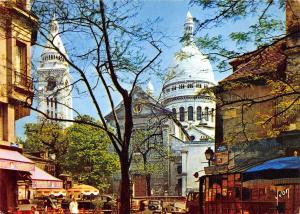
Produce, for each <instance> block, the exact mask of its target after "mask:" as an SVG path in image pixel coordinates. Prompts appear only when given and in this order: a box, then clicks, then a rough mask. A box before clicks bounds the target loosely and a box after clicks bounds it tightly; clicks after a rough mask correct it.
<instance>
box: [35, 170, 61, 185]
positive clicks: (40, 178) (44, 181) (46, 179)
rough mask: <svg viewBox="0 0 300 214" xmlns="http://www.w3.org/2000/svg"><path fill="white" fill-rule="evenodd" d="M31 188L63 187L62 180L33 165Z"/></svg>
mask: <svg viewBox="0 0 300 214" xmlns="http://www.w3.org/2000/svg"><path fill="white" fill-rule="evenodd" d="M31 179H32V188H34V189H41V188H43V189H45V188H47V189H48V188H50V189H61V188H63V181H62V180H60V179H58V178H56V177H54V176H52V175H50V174H49V173H47V172H45V171H44V170H42V169H40V168H39V167H37V166H35V170H34V172H32V175H31Z"/></svg>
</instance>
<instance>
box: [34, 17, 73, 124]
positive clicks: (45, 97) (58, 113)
mask: <svg viewBox="0 0 300 214" xmlns="http://www.w3.org/2000/svg"><path fill="white" fill-rule="evenodd" d="M67 57H68V55H67V52H66V50H65V48H64V45H63V42H62V40H61V38H60V36H59V25H58V22H57V20H56V18H55V16H54V17H53V19H52V21H51V23H50V34H49V37H48V42H47V43H46V45H45V48H44V50H43V52H42V54H41V62H40V66H39V68H38V107H39V110H40V111H41V112H43V114H39V116H38V119H39V120H40V121H41V120H44V119H45V115H44V114H46V115H47V116H48V117H49V118H53V119H66V120H72V119H73V113H72V87H71V75H70V73H69V66H68V63H67V62H66V60H65V59H66V58H67ZM62 124H63V126H64V127H66V126H68V125H70V123H69V122H63V123H62Z"/></svg>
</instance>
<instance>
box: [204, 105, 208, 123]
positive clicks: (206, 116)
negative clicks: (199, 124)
mask: <svg viewBox="0 0 300 214" xmlns="http://www.w3.org/2000/svg"><path fill="white" fill-rule="evenodd" d="M205 120H206V121H208V107H205Z"/></svg>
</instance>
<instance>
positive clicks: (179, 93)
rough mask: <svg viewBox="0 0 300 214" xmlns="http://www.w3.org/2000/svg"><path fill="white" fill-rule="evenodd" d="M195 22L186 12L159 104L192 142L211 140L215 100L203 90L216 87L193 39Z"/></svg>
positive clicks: (210, 71) (207, 62)
mask: <svg viewBox="0 0 300 214" xmlns="http://www.w3.org/2000/svg"><path fill="white" fill-rule="evenodd" d="M193 28H194V22H193V17H192V15H191V14H190V12H188V14H187V16H186V19H185V24H184V36H183V39H182V47H181V49H180V50H179V51H178V52H176V53H175V55H174V58H173V61H172V62H171V64H170V66H169V67H168V70H167V74H166V77H165V83H164V86H163V89H162V104H163V105H164V106H165V107H166V108H167V109H169V110H170V111H172V113H173V115H174V116H175V117H176V118H177V119H178V120H179V121H180V122H181V124H182V125H183V127H185V128H186V130H187V132H188V133H189V135H190V136H191V137H192V139H194V140H196V141H203V140H208V139H214V133H215V131H214V127H215V109H216V104H215V98H214V95H213V94H212V93H209V92H207V90H206V88H211V87H214V86H215V85H216V81H215V77H214V73H213V69H212V66H211V64H210V62H209V59H208V58H207V56H205V55H204V54H203V53H201V51H200V50H199V49H198V47H197V46H196V44H195V42H194V39H193Z"/></svg>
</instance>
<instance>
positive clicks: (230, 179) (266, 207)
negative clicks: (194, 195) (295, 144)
mask: <svg viewBox="0 0 300 214" xmlns="http://www.w3.org/2000/svg"><path fill="white" fill-rule="evenodd" d="M299 170H300V157H283V158H277V159H274V160H270V161H266V162H265V163H263V164H260V165H257V166H255V167H251V168H248V169H247V170H244V171H242V172H235V173H233V172H230V171H229V172H228V173H222V174H216V175H207V176H206V177H204V178H203V179H204V181H203V189H204V195H203V212H204V213H205V214H217V213H224V214H231V213H232V214H233V213H243V214H252V213H255V214H264V213H268V214H273V213H274V214H279V213H284V214H294V213H297V212H299V211H300V171H299Z"/></svg>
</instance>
